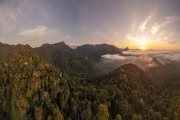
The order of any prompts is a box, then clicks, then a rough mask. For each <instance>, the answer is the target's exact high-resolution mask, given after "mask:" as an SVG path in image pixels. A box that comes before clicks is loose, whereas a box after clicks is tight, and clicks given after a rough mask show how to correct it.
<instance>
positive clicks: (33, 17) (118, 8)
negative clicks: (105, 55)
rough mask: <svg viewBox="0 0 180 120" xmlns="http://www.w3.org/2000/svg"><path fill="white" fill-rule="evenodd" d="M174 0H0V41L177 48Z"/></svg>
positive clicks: (179, 22) (178, 20) (179, 20)
mask: <svg viewBox="0 0 180 120" xmlns="http://www.w3.org/2000/svg"><path fill="white" fill-rule="evenodd" d="M179 6H180V1H179V0H0V42H2V43H8V44H29V45H31V46H32V47H37V46H40V45H42V44H44V43H57V42H61V41H64V42H65V43H67V44H68V45H82V44H100V43H107V44H113V45H115V46H117V47H121V48H123V47H127V46H128V47H129V48H137V49H143V50H145V49H157V50H159V49H163V50H180V32H179V31H180V12H179V11H180V7H179Z"/></svg>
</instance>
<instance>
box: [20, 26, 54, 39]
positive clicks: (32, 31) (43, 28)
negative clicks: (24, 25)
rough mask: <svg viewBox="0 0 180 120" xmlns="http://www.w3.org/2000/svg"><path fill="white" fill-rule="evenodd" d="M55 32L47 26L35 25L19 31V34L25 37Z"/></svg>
mask: <svg viewBox="0 0 180 120" xmlns="http://www.w3.org/2000/svg"><path fill="white" fill-rule="evenodd" d="M54 32H56V31H55V30H52V29H48V27H47V26H37V27H35V28H31V29H27V30H24V31H21V32H20V35H23V36H25V37H41V36H45V35H48V34H51V33H54Z"/></svg>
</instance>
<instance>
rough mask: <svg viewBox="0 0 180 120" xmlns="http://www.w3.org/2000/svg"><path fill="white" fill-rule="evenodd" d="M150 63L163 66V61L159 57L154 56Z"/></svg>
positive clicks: (154, 65)
mask: <svg viewBox="0 0 180 120" xmlns="http://www.w3.org/2000/svg"><path fill="white" fill-rule="evenodd" d="M150 65H151V66H153V67H157V66H162V63H161V62H159V61H158V59H157V58H155V57H153V58H152V59H151V60H150Z"/></svg>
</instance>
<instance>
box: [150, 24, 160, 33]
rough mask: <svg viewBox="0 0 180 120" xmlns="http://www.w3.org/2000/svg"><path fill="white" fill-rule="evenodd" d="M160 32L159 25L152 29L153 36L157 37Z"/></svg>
mask: <svg viewBox="0 0 180 120" xmlns="http://www.w3.org/2000/svg"><path fill="white" fill-rule="evenodd" d="M158 31H159V25H157V24H155V25H153V26H152V28H151V34H153V35H156V33H157V32H158Z"/></svg>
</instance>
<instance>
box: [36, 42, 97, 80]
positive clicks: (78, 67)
mask: <svg viewBox="0 0 180 120" xmlns="http://www.w3.org/2000/svg"><path fill="white" fill-rule="evenodd" d="M34 50H35V51H36V52H37V53H39V55H41V56H42V57H43V58H45V59H46V60H47V61H49V62H50V63H52V64H53V65H54V66H56V67H57V68H59V69H62V70H63V71H64V72H66V73H68V74H70V76H76V77H85V76H94V75H97V73H98V72H97V70H96V68H95V67H94V66H93V65H92V64H91V63H90V62H89V61H88V60H85V59H84V58H83V57H81V55H80V54H78V53H77V52H76V51H74V50H73V49H71V48H70V47H69V46H67V45H66V44H65V43H64V42H60V43H56V44H44V45H42V46H41V47H38V48H35V49H34Z"/></svg>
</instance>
